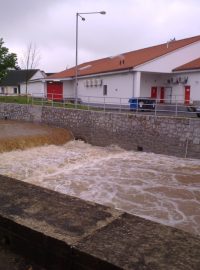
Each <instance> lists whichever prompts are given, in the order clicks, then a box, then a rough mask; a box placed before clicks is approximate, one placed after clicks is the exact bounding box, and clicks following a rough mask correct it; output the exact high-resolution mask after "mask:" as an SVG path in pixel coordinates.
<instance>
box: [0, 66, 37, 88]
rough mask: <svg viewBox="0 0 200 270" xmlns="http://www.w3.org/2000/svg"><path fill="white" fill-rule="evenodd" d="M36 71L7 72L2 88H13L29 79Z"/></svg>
mask: <svg viewBox="0 0 200 270" xmlns="http://www.w3.org/2000/svg"><path fill="white" fill-rule="evenodd" d="M37 71H38V69H28V70H26V69H22V70H9V71H8V73H7V76H6V77H5V78H4V79H3V80H2V82H1V84H0V85H2V86H15V85H18V84H20V83H22V82H25V81H26V80H30V78H31V77H33V75H34V74H35V73H36V72H37Z"/></svg>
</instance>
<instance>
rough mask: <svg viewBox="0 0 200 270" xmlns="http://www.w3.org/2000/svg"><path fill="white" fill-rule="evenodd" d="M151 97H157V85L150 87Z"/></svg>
mask: <svg viewBox="0 0 200 270" xmlns="http://www.w3.org/2000/svg"><path fill="white" fill-rule="evenodd" d="M151 98H157V87H156V86H152V87H151Z"/></svg>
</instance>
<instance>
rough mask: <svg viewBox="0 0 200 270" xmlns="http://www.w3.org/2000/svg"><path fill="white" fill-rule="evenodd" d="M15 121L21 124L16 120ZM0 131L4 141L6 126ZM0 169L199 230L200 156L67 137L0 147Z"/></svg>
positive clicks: (194, 231) (186, 229) (5, 172)
mask: <svg viewBox="0 0 200 270" xmlns="http://www.w3.org/2000/svg"><path fill="white" fill-rule="evenodd" d="M29 125H30V126H29ZM17 126H18V123H16V125H13V127H15V128H16V127H17ZM0 127H1V125H0ZM21 128H22V129H23V132H25V133H26V134H27V133H29V136H33V137H36V138H38V137H37V136H38V134H40V135H39V136H43V135H45V136H46V132H47V133H49V134H53V133H54V130H53V131H50V130H48V131H47V129H46V127H41V126H38V130H37V131H36V130H33V129H32V128H31V124H28V126H27V129H28V131H25V129H24V126H23V125H22V126H21V127H20V126H18V129H19V130H20V129H21ZM6 129H7V132H8V130H9V128H8V126H7V127H6ZM19 130H18V131H17V130H16V129H15V133H14V134H15V135H17V134H20V132H19ZM39 130H41V133H40V132H39ZM10 132H11V133H12V131H11V130H9V133H10ZM0 133H1V135H0V144H1V142H2V141H1V139H3V135H2V134H3V133H2V129H0ZM44 133H45V134H44ZM26 134H25V135H26ZM62 134H63V133H62V132H61V137H62ZM20 136H24V134H23V135H20ZM59 136H60V135H58V137H57V143H58V141H59ZM14 137H15V138H16V139H17V137H18V136H14ZM0 174H3V175H8V176H11V177H15V178H17V179H20V180H22V181H25V182H29V183H33V184H36V185H39V186H42V187H46V188H49V189H52V190H56V191H58V192H61V193H65V194H69V195H73V196H77V197H80V198H82V199H85V200H89V201H94V202H97V203H101V204H105V205H108V206H112V207H115V208H118V209H122V210H124V211H126V212H129V213H131V214H135V215H138V216H141V217H144V218H147V219H150V220H153V221H156V222H159V223H163V224H166V225H170V226H174V227H177V228H180V229H182V230H185V231H188V232H190V233H193V234H198V235H200V160H197V159H182V158H176V157H171V156H165V155H157V154H153V153H144V152H134V151H125V150H123V149H120V148H119V147H117V146H110V147H105V148H103V147H96V146H92V145H89V144H86V143H84V142H81V141H69V142H68V143H65V144H63V145H53V144H50V145H45V146H37V147H32V148H28V149H24V150H21V149H20V150H12V151H10V152H2V153H0Z"/></svg>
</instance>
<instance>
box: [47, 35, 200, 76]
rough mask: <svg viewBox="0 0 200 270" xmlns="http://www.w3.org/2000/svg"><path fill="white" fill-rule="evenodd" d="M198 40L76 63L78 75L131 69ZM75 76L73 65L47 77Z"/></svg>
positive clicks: (170, 43) (198, 37)
mask: <svg viewBox="0 0 200 270" xmlns="http://www.w3.org/2000/svg"><path fill="white" fill-rule="evenodd" d="M197 41H200V36H195V37H191V38H186V39H182V40H174V41H171V42H168V43H164V44H160V45H157V46H152V47H148V48H144V49H140V50H136V51H131V52H126V53H122V54H119V55H116V56H113V57H107V58H103V59H98V60H94V61H90V62H86V63H83V64H80V65H78V75H79V76H84V75H90V74H98V73H104V72H113V71H121V70H127V69H132V68H134V67H137V66H139V65H141V64H144V63H146V62H148V61H151V60H154V59H156V58H158V57H160V56H163V55H165V54H168V53H170V52H173V51H175V50H177V49H180V48H183V47H185V46H187V45H190V44H192V43H194V42H197ZM74 76H75V67H73V68H70V69H67V70H64V71H62V72H59V73H55V74H53V75H51V76H48V77H47V79H62V78H67V77H74Z"/></svg>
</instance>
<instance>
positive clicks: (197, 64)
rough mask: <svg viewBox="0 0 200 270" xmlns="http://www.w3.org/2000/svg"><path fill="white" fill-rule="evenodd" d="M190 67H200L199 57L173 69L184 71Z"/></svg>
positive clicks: (190, 68)
mask: <svg viewBox="0 0 200 270" xmlns="http://www.w3.org/2000/svg"><path fill="white" fill-rule="evenodd" d="M192 69H200V58H197V59H195V60H193V61H191V62H188V63H186V64H184V65H182V66H179V67H177V68H175V69H173V71H184V70H192Z"/></svg>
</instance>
